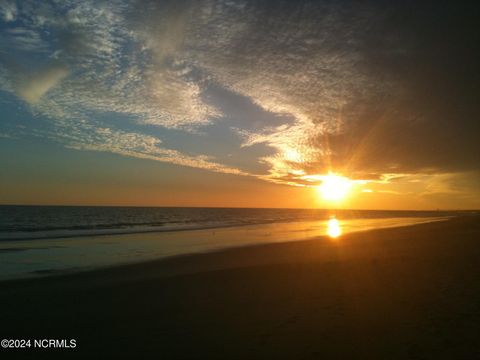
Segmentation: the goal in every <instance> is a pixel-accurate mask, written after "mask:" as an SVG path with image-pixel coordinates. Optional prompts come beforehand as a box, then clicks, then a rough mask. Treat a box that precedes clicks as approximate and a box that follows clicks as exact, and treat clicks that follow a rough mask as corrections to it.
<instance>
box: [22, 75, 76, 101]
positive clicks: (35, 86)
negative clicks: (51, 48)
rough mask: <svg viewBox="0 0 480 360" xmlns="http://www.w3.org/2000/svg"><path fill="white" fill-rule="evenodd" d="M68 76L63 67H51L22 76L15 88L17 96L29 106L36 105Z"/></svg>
mask: <svg viewBox="0 0 480 360" xmlns="http://www.w3.org/2000/svg"><path fill="white" fill-rule="evenodd" d="M67 75H68V70H67V69H66V68H65V67H63V66H51V67H49V68H47V69H45V70H43V71H41V72H38V73H36V74H31V75H26V74H23V79H22V80H20V81H19V84H18V87H17V93H18V95H19V96H20V97H21V98H22V99H24V100H25V101H27V102H28V103H30V104H35V103H37V102H38V101H39V100H40V98H41V97H42V96H43V95H44V94H45V93H47V91H49V90H50V89H51V88H52V87H54V86H55V85H57V84H58V83H59V82H60V81H61V80H62V79H64V78H65V77H66V76H67Z"/></svg>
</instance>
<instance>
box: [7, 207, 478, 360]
mask: <svg viewBox="0 0 480 360" xmlns="http://www.w3.org/2000/svg"><path fill="white" fill-rule="evenodd" d="M479 279H480V218H479V217H474V216H470V217H462V218H456V219H452V220H449V221H444V222H435V223H429V224H421V225H416V226H411V227H403V228H395V229H383V230H375V231H369V232H362V233H354V234H349V235H345V236H341V237H340V238H338V239H329V238H317V239H314V240H308V241H297V242H291V243H280V244H269V245H259V246H251V247H245V248H239V249H230V250H225V251H219V252H215V253H209V254H202V255H190V256H182V257H177V258H172V259H169V260H162V261H152V262H148V263H143V264H136V265H128V266H122V267H116V268H111V269H104V270H97V271H92V272H85V273H79V274H70V275H62V276H53V277H46V278H40V279H29V280H17V281H5V282H1V283H0V289H1V291H0V306H1V314H0V337H1V338H20V339H22V338H23V339H26V338H28V339H32V340H33V339H51V338H53V339H76V343H77V346H76V348H75V349H50V350H45V349H30V353H31V354H32V355H35V357H36V358H39V357H42V356H43V357H45V358H52V356H55V355H56V356H58V357H61V358H87V356H89V358H91V357H92V356H94V355H96V357H99V356H108V357H109V358H115V357H117V358H127V357H131V358H145V357H148V358H158V359H458V358H466V359H472V358H478V357H479V356H480V335H479V334H480V281H479ZM0 353H2V354H1V355H2V358H4V357H3V355H8V356H6V357H5V358H9V356H16V357H17V356H20V355H27V352H26V351H25V350H21V349H11V350H3V349H0Z"/></svg>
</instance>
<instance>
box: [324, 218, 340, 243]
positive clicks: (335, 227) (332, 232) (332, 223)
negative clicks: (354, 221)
mask: <svg viewBox="0 0 480 360" xmlns="http://www.w3.org/2000/svg"><path fill="white" fill-rule="evenodd" d="M327 234H328V236H330V237H331V238H337V237H339V236H340V235H342V228H341V227H340V221H338V220H337V219H335V218H331V219H330V220H328V223H327Z"/></svg>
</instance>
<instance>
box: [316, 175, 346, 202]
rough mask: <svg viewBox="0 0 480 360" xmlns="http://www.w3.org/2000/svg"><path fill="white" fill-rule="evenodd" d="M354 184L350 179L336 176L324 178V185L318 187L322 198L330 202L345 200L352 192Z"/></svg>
mask: <svg viewBox="0 0 480 360" xmlns="http://www.w3.org/2000/svg"><path fill="white" fill-rule="evenodd" d="M351 186H352V182H351V180H350V179H348V178H346V177H344V176H339V175H335V174H328V175H326V176H324V177H323V179H322V184H321V185H320V186H319V187H318V190H319V193H320V194H321V195H322V198H323V199H325V200H328V201H340V200H343V199H344V198H345V197H346V196H347V195H348V192H349V191H350V188H351Z"/></svg>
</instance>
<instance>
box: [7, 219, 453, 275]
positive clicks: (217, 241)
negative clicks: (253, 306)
mask: <svg viewBox="0 0 480 360" xmlns="http://www.w3.org/2000/svg"><path fill="white" fill-rule="evenodd" d="M457 217H458V216H457ZM453 218H455V217H453V216H449V217H401V218H380V219H346V220H342V219H340V220H339V221H341V223H342V225H341V226H342V229H343V230H342V231H343V232H344V234H342V237H345V236H346V235H348V234H353V233H359V232H368V231H376V230H381V229H390V228H400V227H409V226H417V225H422V224H428V223H434V222H439V221H449V220H451V219H453ZM354 224H357V228H355V226H354ZM358 224H360V226H358ZM327 226H328V221H325V220H322V221H289V222H273V223H262V224H250V225H240V226H225V227H220V228H204V229H194V230H190V229H185V230H182V231H171V232H167V231H161V232H145V233H133V234H130V233H127V234H111V235H108V236H107V235H102V236H88V237H87V236H81V237H67V238H52V239H41V240H21V241H18V242H17V241H16V240H15V241H8V242H7V241H5V242H3V244H2V243H0V245H3V247H2V248H1V249H0V256H1V255H2V254H5V255H7V257H6V260H10V261H12V259H11V258H10V259H9V258H8V254H9V253H10V254H11V253H19V252H20V253H22V252H24V251H28V250H32V251H37V252H38V250H40V251H41V252H42V254H41V255H38V254H36V255H35V254H33V255H31V254H30V257H28V256H27V255H29V254H22V255H21V256H20V257H19V258H18V259H17V262H20V261H23V260H24V259H27V258H28V259H29V261H32V260H35V259H36V257H37V258H38V256H42V258H45V256H48V254H44V253H43V251H50V252H51V251H53V250H55V251H56V254H55V256H54V255H50V256H54V259H55V258H59V257H61V256H62V252H61V251H62V250H63V249H62V248H66V247H70V248H71V249H72V250H71V251H84V252H86V254H88V253H92V251H93V252H95V248H98V246H101V244H103V243H111V244H115V247H113V248H109V249H108V251H109V252H115V249H117V251H120V250H122V248H123V247H125V244H126V243H125V241H128V242H130V243H134V245H135V246H136V249H137V250H136V251H142V252H145V251H150V252H151V254H150V256H149V257H145V258H140V259H135V258H131V259H128V260H127V259H124V260H116V261H115V259H114V258H111V259H108V258H107V259H104V260H103V261H104V263H97V264H95V263H94V262H93V263H90V264H82V265H76V266H75V265H74V264H75V261H77V262H78V259H75V258H70V261H72V265H71V266H69V267H64V268H52V267H51V266H50V267H49V265H48V264H47V263H46V264H45V265H44V266H43V267H42V266H41V267H40V268H37V269H36V270H30V271H23V272H18V270H17V273H16V274H13V275H10V278H9V277H8V276H4V277H3V278H2V277H0V282H2V281H9V280H12V281H14V280H20V279H28V278H40V277H50V276H59V275H64V274H65V275H69V274H75V273H83V272H89V271H96V270H101V269H108V268H114V267H117V266H123V265H135V264H141V263H143V262H150V261H161V260H166V259H171V258H176V257H179V256H188V255H202V254H207V253H209V252H221V251H223V250H226V249H237V248H244V247H250V246H256V245H262V244H269V243H287V242H298V241H305V240H317V241H320V240H322V241H325V240H329V239H331V237H330V236H329V235H328V234H327V233H326V231H327ZM244 232H247V233H244ZM295 233H297V234H295ZM169 238H171V239H170V243H172V241H173V243H177V245H176V246H177V248H178V246H179V244H178V243H179V242H183V243H185V241H187V240H189V243H188V242H187V243H185V244H186V246H189V247H190V248H188V247H187V248H185V249H181V246H180V249H175V248H173V249H170V253H168V250H165V249H163V253H162V252H161V253H160V254H158V255H155V252H158V251H159V249H160V251H161V250H162V246H163V247H167V248H168V243H165V241H166V240H169ZM245 238H246V239H247V240H245ZM267 238H268V239H267ZM191 239H195V240H194V241H191ZM233 239H235V240H233ZM248 239H249V240H248ZM265 239H267V240H265ZM212 241H213V243H212ZM127 244H128V243H127ZM152 244H154V246H153V247H152ZM9 245H10V246H9ZM29 245H31V246H29ZM180 245H181V244H180ZM174 246H175V245H174ZM184 246H185V245H184ZM89 247H90V248H89ZM143 247H144V248H143ZM76 248H77V250H75V249H76ZM52 249H53V250H52ZM59 251H60V252H59ZM71 251H70V253H71ZM165 251H167V253H165ZM128 252H135V249H134V248H130V249H128ZM63 254H65V253H63ZM66 255H67V256H69V255H70V254H68V253H67V254H66ZM35 256H36V257H35ZM70 256H71V255H70ZM4 257H5V256H4ZM68 259H69V258H65V260H64V261H69V260H68ZM4 260H5V259H4ZM0 269H1V268H0Z"/></svg>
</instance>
